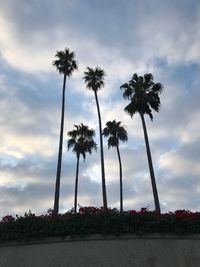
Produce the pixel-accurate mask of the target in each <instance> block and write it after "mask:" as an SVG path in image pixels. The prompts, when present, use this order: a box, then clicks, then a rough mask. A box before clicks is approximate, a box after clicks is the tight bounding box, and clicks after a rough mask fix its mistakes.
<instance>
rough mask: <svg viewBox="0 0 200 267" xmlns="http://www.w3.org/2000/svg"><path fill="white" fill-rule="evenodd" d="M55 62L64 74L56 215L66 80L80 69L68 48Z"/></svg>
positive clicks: (55, 210) (59, 53)
mask: <svg viewBox="0 0 200 267" xmlns="http://www.w3.org/2000/svg"><path fill="white" fill-rule="evenodd" d="M55 57H56V58H57V59H56V60H54V61H53V65H54V66H55V67H56V69H57V70H58V72H59V73H60V74H64V79H63V90H62V108H61V123H60V140H59V150H58V163H57V173H56V185H55V197H54V213H55V214H58V210H59V196H60V175H61V165H62V147H63V129H64V113H65V85H66V78H67V77H68V78H69V77H70V76H71V75H72V73H73V71H74V70H76V69H77V68H78V66H77V62H76V61H75V60H74V57H75V54H74V52H70V51H69V49H68V48H65V50H64V51H57V52H56V55H55Z"/></svg>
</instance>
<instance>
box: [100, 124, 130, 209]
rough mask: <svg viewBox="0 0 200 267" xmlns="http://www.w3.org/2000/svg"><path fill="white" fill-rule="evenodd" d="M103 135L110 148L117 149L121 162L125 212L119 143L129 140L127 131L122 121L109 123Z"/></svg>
mask: <svg viewBox="0 0 200 267" xmlns="http://www.w3.org/2000/svg"><path fill="white" fill-rule="evenodd" d="M103 135H104V136H105V137H109V138H108V148H110V147H116V149H117V155H118V160H119V181H120V212H123V184H122V163H121V156H120V152H119V142H120V141H121V142H126V141H127V140H128V136H127V131H126V130H125V128H124V127H123V126H122V125H121V121H118V122H116V120H113V121H108V122H107V123H106V127H105V128H104V129H103Z"/></svg>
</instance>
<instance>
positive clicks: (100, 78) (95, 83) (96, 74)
mask: <svg viewBox="0 0 200 267" xmlns="http://www.w3.org/2000/svg"><path fill="white" fill-rule="evenodd" d="M104 77H105V72H104V70H103V69H101V68H99V67H96V68H95V69H92V68H89V67H87V71H85V72H84V77H83V79H84V81H85V83H86V87H87V88H88V89H89V90H92V91H93V92H94V96H95V100H96V105H97V113H98V119H99V137H100V151H101V176H102V194H103V207H104V209H107V195H106V179H105V168H104V154H103V138H102V123H101V113H100V108H99V101H98V96H97V92H98V91H99V90H100V89H101V88H102V87H103V86H104Z"/></svg>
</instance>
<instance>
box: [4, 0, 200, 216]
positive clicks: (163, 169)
mask: <svg viewBox="0 0 200 267" xmlns="http://www.w3.org/2000/svg"><path fill="white" fill-rule="evenodd" d="M0 29H1V30H0V136H1V138H0V144H1V145H0V216H3V215H5V214H24V212H25V211H28V210H32V211H33V212H36V213H37V214H41V213H45V212H46V211H47V209H48V208H52V207H53V198H54V186H55V173H56V164H57V153H58V138H59V122H60V111H61V89H62V79H63V77H62V76H61V75H59V74H58V72H56V69H55V68H54V67H53V66H52V61H53V60H54V56H55V53H56V51H57V50H63V49H64V48H65V47H68V48H69V49H70V50H71V51H75V53H76V59H77V61H78V64H79V71H78V72H76V73H74V74H73V75H72V77H71V78H70V79H69V80H68V81H67V90H66V116H65V130H64V137H65V141H64V149H63V168H62V177H61V194H60V211H61V212H65V211H67V210H69V209H71V207H72V206H73V192H74V178H75V164H76V158H75V155H74V154H72V152H68V151H67V149H66V140H67V132H68V131H69V130H72V129H73V125H74V124H79V123H81V122H82V123H84V124H87V125H88V126H89V127H92V128H94V129H95V131H96V142H97V143H99V135H98V120H97V111H96V106H95V99H94V94H93V92H91V91H88V90H86V88H85V85H84V82H83V80H82V77H83V72H84V71H85V69H86V67H87V66H90V67H95V66H99V67H101V68H103V69H104V70H105V72H106V81H105V82H106V83H105V87H104V88H103V89H102V90H101V91H100V92H99V102H100V108H101V112H102V121H103V125H105V123H106V122H107V121H108V120H113V119H116V120H120V121H121V122H122V124H123V125H125V126H126V129H127V131H128V135H129V140H128V142H127V143H126V144H123V145H121V146H120V151H121V157H122V163H123V181H124V206H125V209H140V208H141V207H149V209H151V210H152V209H154V202H153V195H152V189H151V182H150V177H149V172H148V164H147V157H146V151H145V146H144V139H143V132H142V126H141V121H140V118H139V116H138V115H136V116H135V117H134V118H133V119H131V118H130V117H129V116H128V115H127V114H125V112H124V111H123V109H124V107H125V106H126V105H127V104H128V102H127V101H125V100H124V99H123V98H122V91H120V89H119V87H120V85H121V84H122V83H124V82H126V81H128V80H129V79H130V78H131V76H132V75H133V73H135V72H136V73H138V74H139V75H143V74H145V73H149V72H151V73H153V75H154V79H155V82H161V83H162V84H163V86H164V91H163V93H162V95H161V103H162V105H161V110H160V113H159V114H155V113H154V120H153V122H151V121H150V119H149V118H148V117H146V123H147V128H148V133H149V139H150V145H151V150H152V158H153V162H154V168H155V176H156V181H157V187H158V191H159V198H160V203H161V208H162V211H169V210H172V211H173V210H176V209H190V210H199V209H200V201H199V199H200V164H199V162H200V153H199V152H200V149H199V148H200V122H199V120H200V105H199V99H200V2H199V1H198V0H182V1H180V0H168V1H164V0H163V1H160V0H151V1H149V0H140V1H137V0H126V1H120V0H101V1H97V0H94V1H93V0H84V1H83V0H82V1H81V0H73V1H72V0H57V1H56V2H55V1H53V0H50V1H49V0H29V1H26V0H2V1H1V2H0ZM106 141H107V140H104V151H105V170H106V184H107V197H108V205H109V206H110V207H112V208H114V207H116V208H119V174H118V161H117V154H116V151H115V149H110V150H109V151H108V149H107V144H106ZM78 203H79V204H80V205H81V206H86V205H91V206H102V192H101V170H100V155H99V151H98V152H97V153H94V154H93V155H91V156H90V155H89V156H88V157H87V159H86V162H85V163H84V162H83V161H81V164H80V184H79V195H78Z"/></svg>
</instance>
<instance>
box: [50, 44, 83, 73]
mask: <svg viewBox="0 0 200 267" xmlns="http://www.w3.org/2000/svg"><path fill="white" fill-rule="evenodd" d="M55 57H56V58H57V59H56V60H54V61H53V65H54V66H55V67H56V68H57V70H58V71H59V73H61V74H64V75H66V76H67V77H70V76H71V75H72V73H73V71H74V70H76V69H78V65H77V62H76V61H75V60H74V57H75V53H74V52H70V50H69V49H68V48H65V50H64V51H57V52H56V55H55Z"/></svg>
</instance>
